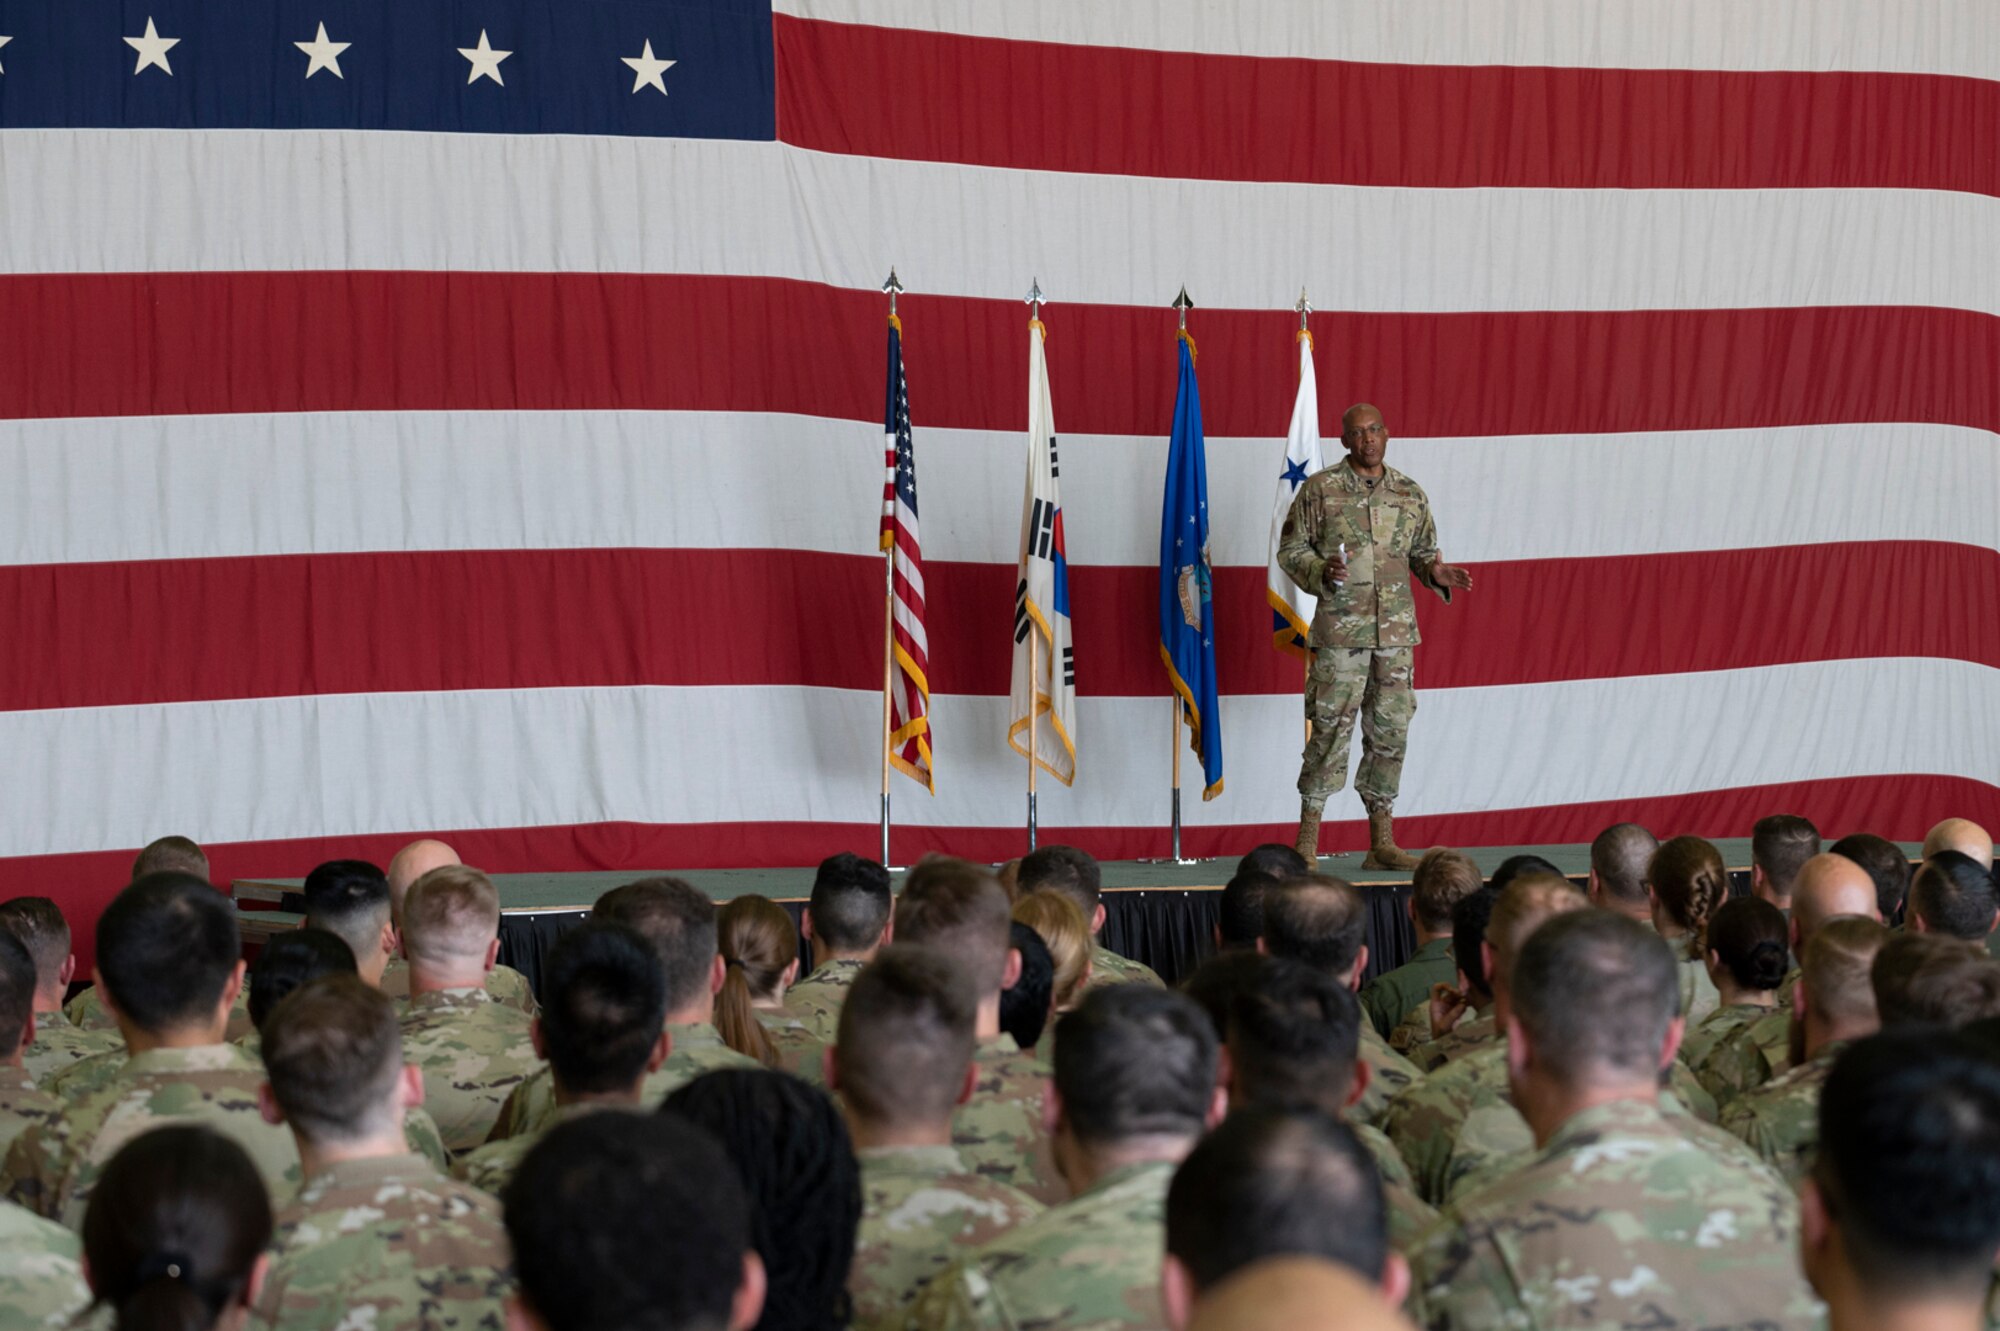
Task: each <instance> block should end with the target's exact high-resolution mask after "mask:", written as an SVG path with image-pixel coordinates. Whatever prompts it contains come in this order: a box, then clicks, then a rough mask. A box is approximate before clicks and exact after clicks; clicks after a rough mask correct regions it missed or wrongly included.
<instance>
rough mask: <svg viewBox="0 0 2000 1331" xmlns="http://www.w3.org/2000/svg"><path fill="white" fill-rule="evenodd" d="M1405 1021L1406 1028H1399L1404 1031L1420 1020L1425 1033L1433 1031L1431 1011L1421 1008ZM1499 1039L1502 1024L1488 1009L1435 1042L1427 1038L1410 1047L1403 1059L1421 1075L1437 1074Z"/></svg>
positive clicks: (1490, 1009)
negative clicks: (1442, 1068)
mask: <svg viewBox="0 0 2000 1331" xmlns="http://www.w3.org/2000/svg"><path fill="white" fill-rule="evenodd" d="M1403 1020H1404V1026H1399V1027H1397V1028H1396V1029H1398V1030H1403V1029H1405V1028H1406V1027H1409V1026H1411V1025H1412V1024H1413V1020H1414V1021H1421V1022H1422V1023H1423V1029H1424V1030H1425V1031H1429V1030H1430V1024H1431V1018H1430V1010H1429V1008H1424V1009H1422V1010H1421V1012H1420V1013H1411V1014H1410V1016H1408V1017H1405V1018H1404V1019H1403ZM1499 1038H1500V1023H1499V1022H1498V1021H1497V1020H1496V1019H1495V1018H1494V1016H1493V1009H1492V1008H1490V1007H1489V1008H1487V1010H1486V1014H1485V1015H1484V1016H1474V1017H1472V1019H1471V1020H1470V1021H1460V1022H1459V1023H1458V1025H1456V1026H1454V1027H1453V1028H1452V1029H1450V1030H1448V1031H1446V1032H1445V1033H1444V1034H1443V1035H1440V1036H1438V1037H1437V1038H1436V1039H1434V1040H1428V1039H1427V1040H1424V1041H1422V1042H1421V1043H1418V1044H1413V1045H1411V1046H1410V1048H1409V1051H1408V1052H1407V1053H1405V1054H1404V1057H1405V1058H1407V1059H1409V1060H1410V1062H1411V1063H1412V1064H1413V1065H1414V1066H1415V1067H1416V1068H1417V1070H1418V1071H1420V1072H1427V1073H1428V1072H1436V1071H1437V1070H1438V1069H1439V1068H1441V1067H1443V1066H1445V1064H1447V1063H1453V1062H1456V1061H1457V1060H1459V1059H1461V1058H1464V1057H1465V1056H1466V1055H1467V1054H1471V1053H1475V1052H1477V1051H1478V1050H1481V1049H1484V1048H1486V1047H1487V1046H1488V1045H1490V1044H1492V1043H1493V1042H1494V1041H1496V1040H1498V1039H1499Z"/></svg>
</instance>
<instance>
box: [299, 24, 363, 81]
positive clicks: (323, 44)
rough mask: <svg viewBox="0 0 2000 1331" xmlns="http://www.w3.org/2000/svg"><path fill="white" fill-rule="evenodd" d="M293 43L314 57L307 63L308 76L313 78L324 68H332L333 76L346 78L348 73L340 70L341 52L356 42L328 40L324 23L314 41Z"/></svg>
mask: <svg viewBox="0 0 2000 1331" xmlns="http://www.w3.org/2000/svg"><path fill="white" fill-rule="evenodd" d="M292 45H293V46H296V47H298V48H299V49H300V50H301V51H304V52H305V53H306V54H307V55H308V56H311V57H312V59H311V61H310V62H309V63H308V64H307V65H306V77H307V78H311V77H312V76H313V75H315V74H317V73H319V72H320V71H321V70H322V69H330V70H332V71H333V76H334V77H335V78H337V79H345V78H346V77H347V75H345V74H343V73H341V72H340V53H341V52H342V51H345V50H346V49H347V48H348V47H350V46H352V45H354V43H353V42H330V41H328V40H327V39H326V24H324V23H322V24H320V25H319V36H318V37H315V38H314V39H313V40H312V41H309V42H293V43H292Z"/></svg>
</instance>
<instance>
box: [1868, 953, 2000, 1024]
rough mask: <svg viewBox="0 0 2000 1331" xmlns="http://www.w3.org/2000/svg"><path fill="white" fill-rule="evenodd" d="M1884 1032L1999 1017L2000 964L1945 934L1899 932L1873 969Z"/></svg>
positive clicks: (1871, 982)
mask: <svg viewBox="0 0 2000 1331" xmlns="http://www.w3.org/2000/svg"><path fill="white" fill-rule="evenodd" d="M1868 982H1869V985H1870V986H1871V987H1872V988H1873V989H1874V990H1875V1011H1876V1013H1877V1014H1878V1015H1879V1016H1880V1017H1881V1019H1882V1029H1883V1030H1894V1029H1896V1028H1898V1027H1907V1026H1948V1027H1952V1028H1957V1027H1960V1026H1964V1025H1967V1024H1969V1023H1971V1022H1975V1021H1984V1020H1986V1019H1987V1018H1989V1017H2000V962H1996V961H1995V960H1993V958H1992V957H1989V956H1988V955H1986V949H1985V948H1983V947H1981V946H1979V945H1978V944H1977V943H1970V942H1967V941H1966V940H1964V939H1962V938H1952V937H1949V936H1947V935H1945V934H1894V935H1892V936H1891V937H1890V938H1889V940H1888V941H1887V942H1885V943H1883V944H1882V950H1881V951H1880V952H1877V953H1876V954H1875V964H1874V965H1873V966H1871V967H1869V970H1868Z"/></svg>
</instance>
